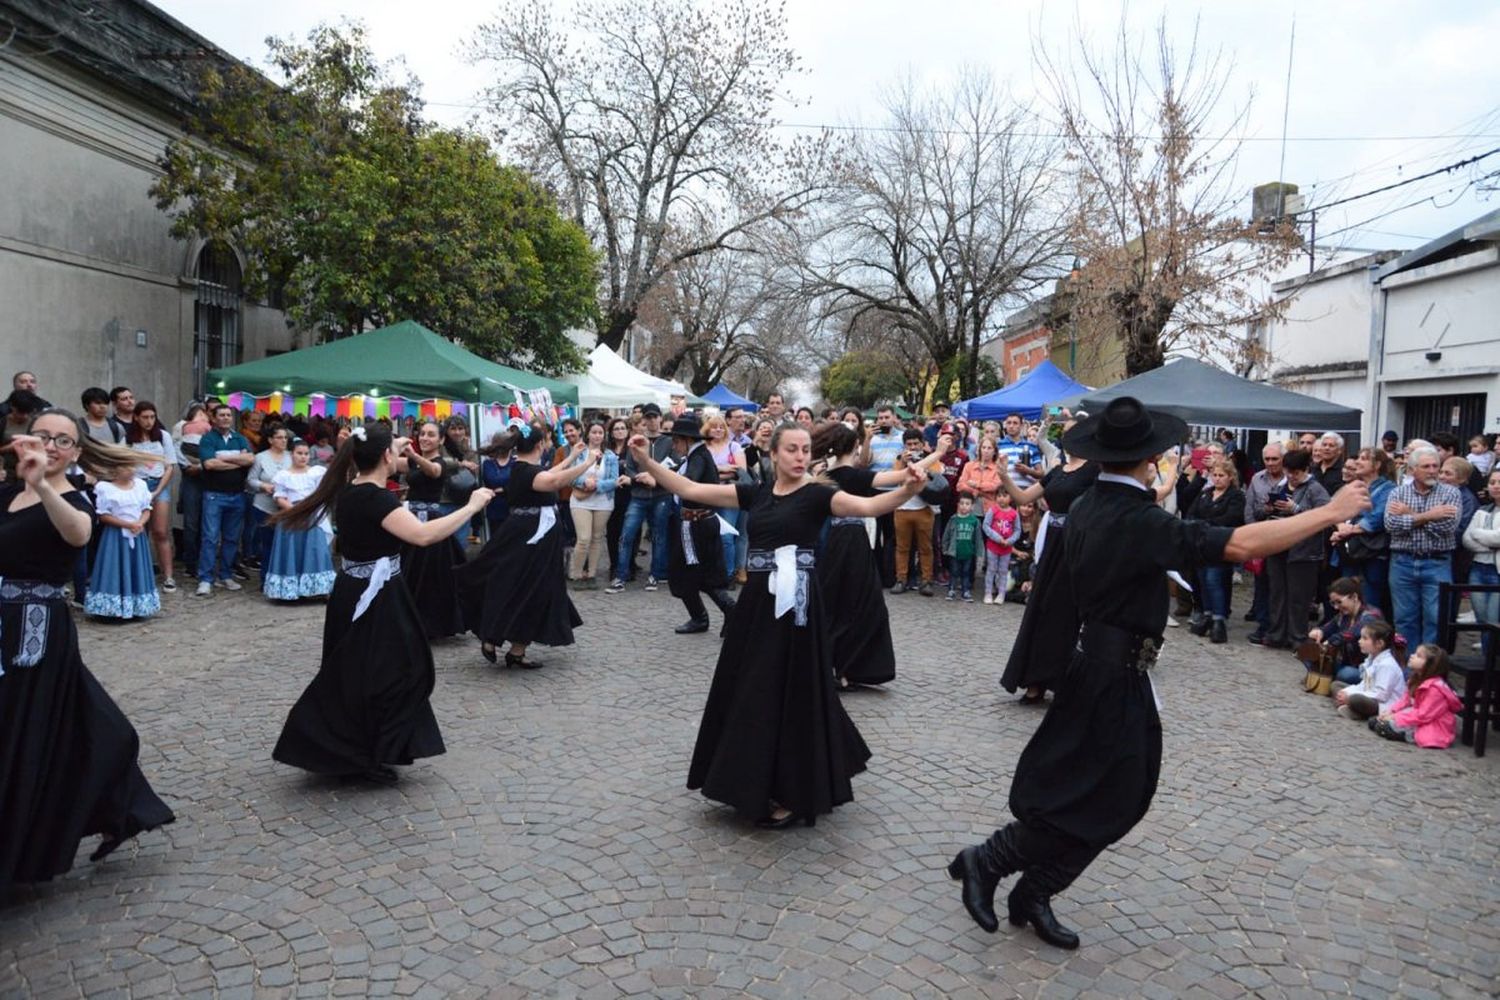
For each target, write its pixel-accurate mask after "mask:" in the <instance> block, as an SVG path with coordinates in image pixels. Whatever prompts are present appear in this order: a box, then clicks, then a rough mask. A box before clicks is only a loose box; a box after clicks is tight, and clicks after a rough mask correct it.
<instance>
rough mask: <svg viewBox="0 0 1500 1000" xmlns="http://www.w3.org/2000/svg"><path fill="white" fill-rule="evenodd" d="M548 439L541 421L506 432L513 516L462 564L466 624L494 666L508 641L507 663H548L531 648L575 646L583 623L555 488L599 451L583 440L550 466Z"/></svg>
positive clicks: (461, 596)
mask: <svg viewBox="0 0 1500 1000" xmlns="http://www.w3.org/2000/svg"><path fill="white" fill-rule="evenodd" d="M547 440H548V432H547V428H546V427H544V426H542V425H541V424H529V425H524V424H523V425H521V426H518V427H512V428H511V429H510V430H508V431H506V432H505V437H504V441H503V444H504V445H505V446H507V447H509V449H510V453H511V466H512V467H513V468H512V471H511V474H510V485H509V486H507V487H506V488H505V496H506V499H507V500H509V501H510V516H509V517H507V518H506V519H505V523H504V524H502V525H501V526H500V530H499V531H497V532H495V534H494V537H492V538H491V539H490V540H489V541H488V542H487V543H486V544H485V546H484V548H483V549H482V550H481V551H480V553H479V555H477V556H475V557H474V560H473V561H472V562H470V563H469V564H468V565H467V566H460V567H459V569H458V589H459V600H460V602H461V603H462V604H463V609H464V622H465V623H466V624H467V625H468V627H469V631H471V632H473V633H475V634H476V635H478V636H479V641H480V646H479V651H480V654H481V655H483V656H484V658H485V659H486V660H489V661H490V662H491V663H495V662H497V658H498V650H499V646H500V645H501V644H502V643H504V642H507V641H508V642H509V643H510V649H508V650H507V651H506V653H505V665H506V666H508V667H520V668H522V669H524V670H532V669H535V668H537V667H540V666H542V665H543V664H542V663H540V662H539V661H537V660H528V659H527V658H526V647H527V646H529V645H531V644H532V643H533V642H539V643H541V644H542V645H543V646H571V645H573V630H574V629H575V628H577V627H578V626H580V625H582V624H583V619H582V618H580V617H578V610H577V609H576V608H574V607H573V601H572V600H571V599H570V598H569V597H568V581H567V571H566V570H565V568H564V567H563V536H562V532H561V531H560V530H559V529H558V526H557V520H558V514H557V491H558V490H560V489H562V488H563V487H564V486H567V485H569V484H570V483H572V482H573V480H574V479H576V478H578V467H579V464H580V463H582V462H584V461H592V460H594V459H596V458H597V456H590V455H589V453H588V450H587V448H586V446H585V445H584V443H583V442H582V441H579V442H578V443H577V444H575V445H574V446H573V447H572V449H570V451H569V453H568V457H567V458H565V459H564V460H563V461H562V462H561V463H559V464H558V465H556V466H554V467H552V468H550V469H545V470H544V469H543V468H542V467H541V465H540V462H541V459H542V450H543V448H544V447H545V446H546V444H547Z"/></svg>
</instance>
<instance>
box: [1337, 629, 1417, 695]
mask: <svg viewBox="0 0 1500 1000" xmlns="http://www.w3.org/2000/svg"><path fill="white" fill-rule="evenodd" d="M1393 638H1395V632H1394V631H1392V629H1391V627H1390V625H1388V624H1386V623H1385V622H1379V621H1377V622H1370V623H1369V624H1368V625H1366V626H1365V627H1364V628H1362V629H1360V630H1359V651H1360V652H1361V653H1364V654H1365V662H1364V663H1361V664H1360V666H1359V683H1358V684H1350V685H1348V686H1347V687H1342V688H1340V687H1339V686H1338V685H1337V684H1335V685H1334V692H1333V700H1334V701H1336V702H1337V703H1338V713H1339V714H1340V715H1342V716H1343V717H1344V718H1346V719H1368V718H1371V717H1373V716H1376V715H1380V714H1382V713H1385V712H1388V711H1390V708H1391V706H1392V705H1394V704H1395V703H1396V702H1398V701H1400V700H1401V698H1402V696H1404V695H1405V694H1406V675H1405V674H1404V673H1403V672H1402V670H1401V664H1399V663H1397V662H1396V657H1395V656H1394V655H1393V654H1392V653H1391V640H1392V639H1393Z"/></svg>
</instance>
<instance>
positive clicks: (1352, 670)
mask: <svg viewBox="0 0 1500 1000" xmlns="http://www.w3.org/2000/svg"><path fill="white" fill-rule="evenodd" d="M1359 678H1360V672H1359V668H1358V667H1355V666H1348V665H1345V666H1342V667H1339V668H1338V669H1337V670H1335V671H1334V672H1333V679H1334V680H1336V681H1338V682H1339V683H1341V684H1358V683H1359Z"/></svg>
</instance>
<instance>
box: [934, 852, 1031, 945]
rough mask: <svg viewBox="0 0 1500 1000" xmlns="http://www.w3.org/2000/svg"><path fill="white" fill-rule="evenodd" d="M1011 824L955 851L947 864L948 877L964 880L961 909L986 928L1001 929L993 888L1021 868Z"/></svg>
mask: <svg viewBox="0 0 1500 1000" xmlns="http://www.w3.org/2000/svg"><path fill="white" fill-rule="evenodd" d="M1013 833H1014V831H1012V830H1011V828H1010V827H1002V828H1000V829H999V830H996V831H995V832H994V833H993V834H992V835H991V836H990V839H989V840H986V841H985V842H984V843H982V844H976V845H974V846H973V847H965V848H964V849H963V850H961V851H959V852H958V856H957V857H955V858H954V859H953V861H952V863H950V864H949V865H948V877H949V878H952V879H954V880H956V881H961V882H963V884H964V885H963V899H964V909H966V910H968V911H969V916H971V917H973V918H974V922H975V923H976V924H978V925H979V926H980V927H981V928H983V929H984V930H985V931H987V932H989V933H991V934H993V933H995V931H997V930H999V929H1000V918H999V917H997V916H996V915H995V889H996V887H997V886H999V884H1000V880H1001V879H1003V878H1004V877H1005V876H1007V875H1009V874H1011V873H1012V872H1015V871H1019V870H1020V868H1021V857H1020V855H1019V854H1018V853H1017V852H1016V848H1015V845H1014V843H1013V840H1012V838H1013Z"/></svg>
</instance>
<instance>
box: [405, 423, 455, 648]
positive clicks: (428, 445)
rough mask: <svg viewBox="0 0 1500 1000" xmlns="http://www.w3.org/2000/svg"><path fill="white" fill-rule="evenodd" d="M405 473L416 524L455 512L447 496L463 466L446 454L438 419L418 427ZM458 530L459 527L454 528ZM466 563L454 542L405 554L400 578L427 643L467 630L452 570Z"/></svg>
mask: <svg viewBox="0 0 1500 1000" xmlns="http://www.w3.org/2000/svg"><path fill="white" fill-rule="evenodd" d="M403 467H404V469H405V471H406V507H407V509H408V510H410V511H411V512H412V515H413V516H415V517H416V519H417V520H418V521H431V520H435V519H437V518H441V517H445V516H447V515H448V514H450V513H452V512H453V511H454V510H455V509H456V508H455V507H454V505H453V504H451V503H448V502H447V501H448V500H449V497H447V496H445V491H446V488H447V484H448V477H449V476H451V475H453V474H454V473H455V472H456V471H457V470H458V468H459V466H458V462H457V460H456V459H454V458H452V457H451V456H450V455H449V454H448V453H447V451H446V446H445V445H444V443H443V431H442V429H441V428H440V427H439V426H438V424H437V421H435V420H424V421H422V422H421V423H419V424H417V440H416V443H415V444H408V445H407V449H406V454H405V455H404V456H403V457H401V458H400V459H398V460H397V462H396V468H397V470H401V469H402V468H403ZM455 527H458V526H455ZM463 561H464V551H463V548H462V546H460V545H459V543H458V541H457V540H456V539H454V538H451V537H450V538H445V539H444V540H443V541H442V543H441V544H438V545H407V546H405V547H404V548H402V550H401V576H402V578H403V579H404V580H405V581H406V589H407V590H409V591H411V596H412V600H413V601H415V602H416V605H417V615H418V616H419V617H420V618H421V619H422V628H423V629H425V630H426V632H427V638H429V639H446V638H447V637H448V636H450V635H458V634H459V633H460V632H462V631H463V630H464V619H463V612H462V611H461V610H460V608H459V605H458V585H457V584H456V583H455V582H454V578H453V569H454V567H455V566H456V565H459V564H461V563H462V562H463Z"/></svg>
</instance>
